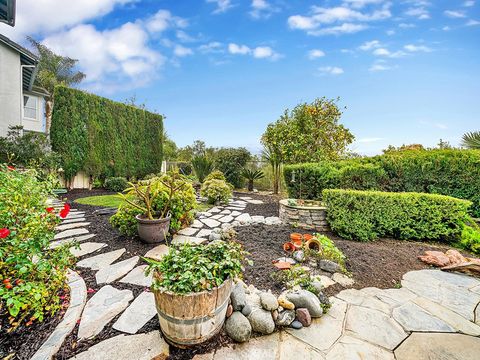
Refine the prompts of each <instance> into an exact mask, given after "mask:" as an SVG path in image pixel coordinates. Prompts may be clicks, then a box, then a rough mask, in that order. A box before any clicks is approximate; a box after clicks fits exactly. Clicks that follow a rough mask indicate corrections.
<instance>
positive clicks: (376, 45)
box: [358, 40, 381, 51]
mask: <svg viewBox="0 0 480 360" xmlns="http://www.w3.org/2000/svg"><path fill="white" fill-rule="evenodd" d="M380 46H381V44H380V41H378V40H372V41H367V42H365V43H363V44H362V45H360V46H359V47H358V48H359V49H360V50H363V51H369V50H372V49H376V48H379V47H380Z"/></svg>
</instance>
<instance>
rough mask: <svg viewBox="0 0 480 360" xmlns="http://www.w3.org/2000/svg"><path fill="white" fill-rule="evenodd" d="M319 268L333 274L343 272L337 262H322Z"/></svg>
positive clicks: (319, 263)
mask: <svg viewBox="0 0 480 360" xmlns="http://www.w3.org/2000/svg"><path fill="white" fill-rule="evenodd" d="M318 267H319V268H320V269H322V270H323V271H326V272H329V273H332V274H333V273H336V272H339V271H341V270H342V269H341V268H340V265H338V264H337V263H336V262H333V261H331V260H320V261H319V262H318Z"/></svg>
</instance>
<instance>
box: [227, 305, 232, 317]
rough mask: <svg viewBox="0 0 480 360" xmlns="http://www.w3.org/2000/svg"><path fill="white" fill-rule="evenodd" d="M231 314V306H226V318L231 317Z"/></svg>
mask: <svg viewBox="0 0 480 360" xmlns="http://www.w3.org/2000/svg"><path fill="white" fill-rule="evenodd" d="M232 314H233V306H232V305H228V307H227V318H229V317H230V316H232Z"/></svg>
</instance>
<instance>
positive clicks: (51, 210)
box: [45, 207, 55, 213]
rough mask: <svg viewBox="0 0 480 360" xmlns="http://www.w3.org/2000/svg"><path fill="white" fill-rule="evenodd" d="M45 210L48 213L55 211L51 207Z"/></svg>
mask: <svg viewBox="0 0 480 360" xmlns="http://www.w3.org/2000/svg"><path fill="white" fill-rule="evenodd" d="M45 210H47V212H48V213H53V212H54V211H55V208H53V207H48V208H46V209H45Z"/></svg>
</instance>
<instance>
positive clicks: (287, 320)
mask: <svg viewBox="0 0 480 360" xmlns="http://www.w3.org/2000/svg"><path fill="white" fill-rule="evenodd" d="M294 320H295V311H294V310H285V311H282V312H281V313H279V314H278V317H277V320H275V324H276V325H278V326H290V324H291V323H292V322H293V321H294Z"/></svg>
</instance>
